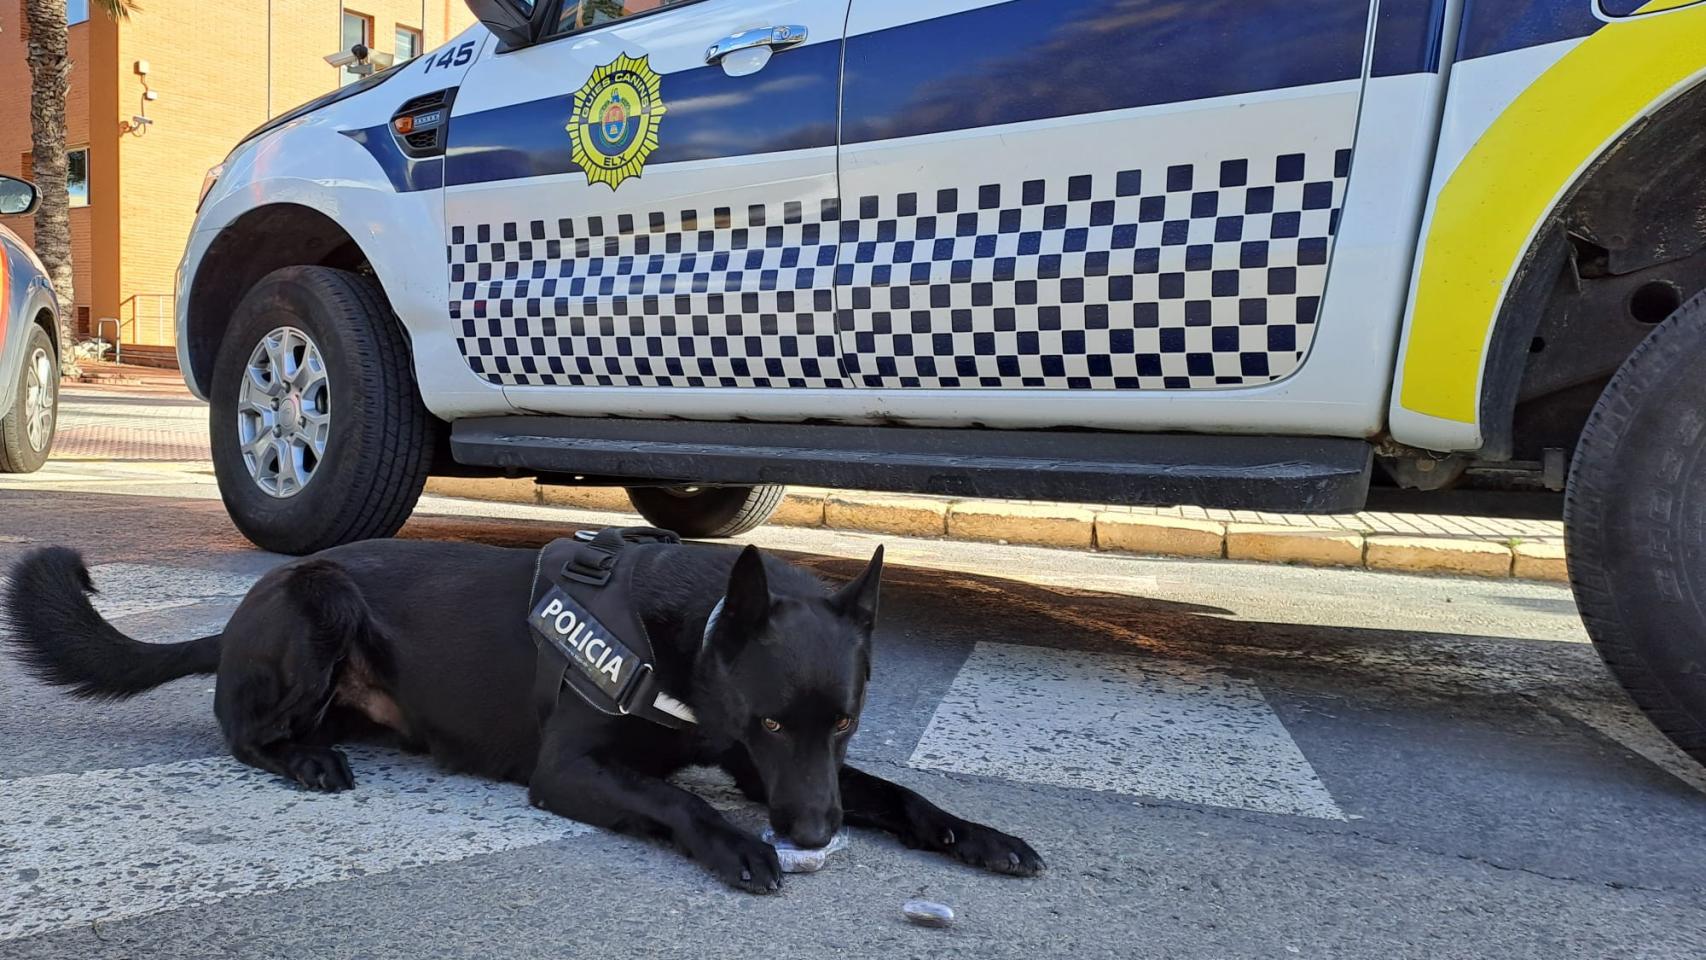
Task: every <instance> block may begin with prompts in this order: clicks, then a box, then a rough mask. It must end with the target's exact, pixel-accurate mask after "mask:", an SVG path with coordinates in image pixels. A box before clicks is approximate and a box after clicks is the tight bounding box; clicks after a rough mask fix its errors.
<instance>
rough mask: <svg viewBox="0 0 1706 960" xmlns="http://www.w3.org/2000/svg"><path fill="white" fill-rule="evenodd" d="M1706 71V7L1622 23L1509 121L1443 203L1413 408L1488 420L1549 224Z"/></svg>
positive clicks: (1501, 122)
mask: <svg viewBox="0 0 1706 960" xmlns="http://www.w3.org/2000/svg"><path fill="white" fill-rule="evenodd" d="M1583 2H1586V0H1583ZM1662 3H1663V0H1659V4H1662ZM1657 5H1658V4H1652V5H1649V7H1652V6H1657ZM1646 9H1648V8H1643V11H1645V10H1646ZM1703 69H1706V6H1695V7H1691V8H1687V9H1683V10H1678V11H1677V12H1675V13H1671V14H1667V15H1665V16H1662V17H1647V18H1637V19H1633V20H1620V21H1617V22H1615V23H1610V24H1607V25H1606V26H1604V27H1601V28H1600V29H1599V30H1598V31H1597V32H1595V33H1594V34H1593V35H1591V36H1589V37H1588V38H1587V39H1585V40H1583V41H1582V42H1581V43H1580V44H1578V45H1577V46H1576V47H1575V49H1573V50H1571V51H1570V52H1569V53H1567V54H1565V55H1564V56H1563V57H1562V58H1561V59H1560V60H1559V61H1558V62H1557V63H1555V64H1553V65H1552V67H1551V68H1550V69H1548V70H1547V71H1546V72H1545V73H1543V74H1541V75H1540V77H1539V78H1538V79H1536V80H1535V81H1534V83H1533V84H1531V85H1530V86H1529V87H1528V89H1526V90H1524V91H1523V92H1522V93H1521V94H1520V95H1519V96H1518V97H1517V98H1516V99H1515V100H1513V101H1511V104H1510V106H1508V107H1506V108H1505V110H1504V112H1503V113H1501V114H1499V116H1498V118H1497V119H1496V120H1494V121H1493V123H1492V125H1491V126H1489V127H1488V128H1487V131H1486V133H1484V134H1482V135H1481V138H1480V139H1479V140H1477V141H1476V142H1475V145H1474V146H1473V147H1471V148H1470V150H1469V153H1468V155H1467V156H1465V157H1464V158H1463V161H1462V162H1461V163H1459V164H1458V165H1457V169H1456V170H1455V171H1453V172H1452V174H1451V177H1450V179H1448V180H1447V181H1446V183H1445V186H1444V187H1443V188H1441V190H1440V192H1439V198H1438V200H1437V201H1436V202H1435V205H1434V212H1433V219H1432V221H1431V223H1430V224H1429V227H1428V233H1427V239H1426V242H1425V244H1424V246H1423V248H1422V270H1421V276H1420V278H1419V279H1418V280H1417V287H1416V302H1415V309H1414V310H1413V311H1412V313H1411V319H1410V340H1409V345H1408V347H1407V348H1406V350H1405V353H1404V361H1403V372H1404V384H1403V388H1402V391H1401V392H1400V394H1399V402H1400V403H1401V404H1402V405H1403V406H1404V407H1405V408H1406V409H1408V410H1413V411H1415V412H1417V413H1423V414H1427V415H1429V416H1434V417H1440V418H1442V419H1446V420H1456V421H1459V422H1461V423H1475V422H1476V413H1477V410H1478V408H1479V403H1480V378H1481V369H1482V366H1483V364H1484V362H1485V359H1486V356H1485V355H1486V350H1487V343H1488V337H1487V332H1488V330H1489V329H1490V328H1491V327H1492V324H1493V321H1494V319H1495V318H1496V317H1497V315H1498V312H1499V305H1500V303H1501V301H1502V300H1503V298H1504V293H1505V284H1506V281H1507V280H1508V279H1509V278H1510V276H1511V274H1512V273H1513V272H1514V271H1515V269H1516V266H1517V264H1518V263H1519V262H1520V260H1521V258H1522V257H1523V255H1524V253H1526V252H1527V249H1528V245H1529V242H1530V240H1531V239H1532V237H1533V236H1534V233H1535V231H1536V230H1537V229H1538V227H1539V224H1540V223H1541V221H1542V220H1543V219H1544V218H1545V217H1546V216H1547V215H1548V214H1549V213H1551V210H1552V207H1553V205H1554V204H1555V203H1556V202H1557V201H1558V199H1559V198H1560V197H1561V196H1562V194H1563V193H1564V191H1565V189H1566V188H1567V187H1568V186H1569V185H1570V183H1571V182H1572V180H1573V179H1574V178H1575V177H1576V175H1577V173H1578V172H1579V171H1581V170H1582V169H1583V168H1584V167H1585V166H1586V165H1587V164H1588V162H1589V161H1591V160H1592V159H1593V158H1594V157H1595V156H1597V155H1598V154H1599V152H1600V151H1601V150H1603V149H1604V148H1605V147H1606V146H1607V145H1608V144H1609V143H1610V142H1611V140H1612V139H1613V138H1614V137H1616V136H1617V135H1618V134H1619V133H1621V132H1622V131H1623V130H1624V129H1625V128H1627V127H1628V126H1629V125H1630V124H1631V123H1632V122H1633V121H1634V120H1635V119H1636V118H1637V117H1639V116H1640V115H1641V114H1642V113H1644V112H1645V111H1646V110H1648V109H1649V108H1650V107H1651V106H1652V104H1654V103H1655V102H1656V101H1658V100H1659V99H1660V98H1662V97H1664V96H1665V95H1666V94H1667V93H1668V92H1670V91H1672V90H1674V89H1676V88H1677V87H1679V86H1680V85H1682V84H1683V83H1684V82H1685V81H1687V80H1688V79H1689V78H1691V77H1693V76H1695V75H1697V74H1699V73H1701V72H1702V71H1703Z"/></svg>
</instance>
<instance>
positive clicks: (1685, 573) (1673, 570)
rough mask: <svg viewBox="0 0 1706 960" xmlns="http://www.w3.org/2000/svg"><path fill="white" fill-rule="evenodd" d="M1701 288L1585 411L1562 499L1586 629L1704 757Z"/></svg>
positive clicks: (1705, 451)
mask: <svg viewBox="0 0 1706 960" xmlns="http://www.w3.org/2000/svg"><path fill="white" fill-rule="evenodd" d="M1702 370H1706V294H1702V295H1699V296H1696V297H1694V298H1693V299H1692V300H1689V301H1688V302H1687V303H1685V304H1683V305H1682V306H1681V307H1679V308H1678V309H1677V311H1676V312H1675V313H1673V314H1671V315H1670V317H1669V318H1668V319H1666V320H1665V321H1663V322H1662V323H1660V324H1659V325H1658V326H1657V327H1655V328H1654V329H1653V332H1652V333H1651V334H1649V335H1648V336H1647V338H1646V340H1644V341H1642V342H1641V344H1640V345H1639V346H1637V347H1636V348H1635V352H1634V353H1632V354H1630V355H1629V358H1628V359H1627V360H1625V361H1624V362H1623V366H1622V367H1621V368H1619V369H1618V371H1617V373H1616V375H1614V376H1613V377H1612V378H1611V382H1610V383H1609V384H1608V385H1607V386H1606V388H1605V392H1604V393H1603V394H1601V395H1600V398H1599V402H1598V403H1597V404H1596V405H1595V406H1594V408H1593V412H1592V413H1591V414H1589V416H1588V420H1587V425H1586V426H1585V427H1584V428H1583V430H1582V437H1581V440H1580V442H1579V443H1578V444H1577V446H1576V453H1575V458H1574V461H1573V463H1572V465H1571V469H1570V478H1569V486H1568V489H1567V492H1566V494H1565V501H1564V533H1565V539H1566V551H1567V554H1568V558H1569V567H1570V583H1571V586H1572V587H1573V588H1574V590H1575V595H1576V604H1577V606H1578V607H1579V608H1580V610H1581V615H1582V621H1583V623H1584V624H1585V625H1586V626H1587V631H1588V636H1590V637H1591V638H1592V639H1593V644H1594V648H1595V649H1597V650H1598V651H1599V654H1600V656H1601V657H1602V658H1603V659H1604V660H1605V662H1606V665H1607V666H1609V667H1610V668H1611V671H1612V673H1613V674H1615V675H1616V677H1617V679H1618V681H1619V682H1620V683H1621V684H1622V685H1623V688H1624V689H1625V690H1627V691H1628V692H1629V696H1630V697H1631V698H1633V699H1634V701H1635V704H1636V705H1637V706H1639V707H1640V708H1641V710H1642V711H1644V712H1645V713H1646V715H1647V717H1648V718H1649V719H1651V720H1652V722H1653V723H1654V725H1656V726H1657V727H1658V728H1659V729H1660V730H1661V731H1663V732H1664V734H1665V735H1666V736H1668V737H1670V738H1671V740H1673V741H1675V743H1676V744H1677V746H1679V747H1681V748H1682V749H1683V750H1685V751H1687V752H1688V753H1689V755H1691V756H1693V757H1694V758H1695V759H1696V760H1699V761H1701V762H1703V763H1706V377H1703V376H1701V371H1702Z"/></svg>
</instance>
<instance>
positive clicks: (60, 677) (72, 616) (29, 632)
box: [0, 547, 219, 700]
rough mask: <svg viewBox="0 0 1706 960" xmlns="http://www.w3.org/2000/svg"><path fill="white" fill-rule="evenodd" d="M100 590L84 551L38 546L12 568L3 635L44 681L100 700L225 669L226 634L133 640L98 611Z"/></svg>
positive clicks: (1, 619)
mask: <svg viewBox="0 0 1706 960" xmlns="http://www.w3.org/2000/svg"><path fill="white" fill-rule="evenodd" d="M94 592H95V585H94V583H93V582H91V581H90V579H89V570H88V568H87V567H85V566H84V565H83V558H82V557H81V556H80V555H79V554H78V553H77V551H75V550H71V549H69V548H66V547H44V548H42V549H39V550H34V551H31V552H30V553H28V554H25V556H24V558H23V559H22V560H19V561H18V563H17V565H15V566H14V567H13V568H12V570H11V579H10V582H9V583H7V584H6V591H5V597H4V599H3V601H0V639H3V640H5V641H6V646H8V647H9V648H10V649H11V651H12V653H13V655H14V656H16V657H17V659H18V660H19V661H20V662H21V663H23V665H24V667H25V668H26V669H28V670H29V671H30V672H31V673H33V674H35V675H36V676H37V677H39V678H40V679H42V680H44V681H46V682H47V683H52V684H57V685H59V686H64V687H70V688H71V692H72V693H73V694H75V695H77V696H79V697H87V698H90V699H96V700H122V699H124V698H125V697H133V696H135V695H136V694H139V693H142V692H143V691H145V690H151V689H153V688H155V687H157V686H159V685H160V684H162V683H165V682H167V681H168V680H176V679H178V678H179V677H187V676H190V675H192V674H198V673H212V672H214V670H215V669H217V668H218V666H219V635H217V634H215V635H214V636H211V637H202V638H200V639H197V640H187V641H184V642H183V643H142V642H140V641H137V640H132V639H131V638H130V637H127V636H125V635H124V634H122V633H120V632H119V631H118V630H117V629H116V628H114V627H113V625H112V624H110V623H108V622H107V621H106V620H104V619H102V617H101V615H100V614H99V613H96V612H95V608H94V605H92V604H91V603H89V594H91V593H94Z"/></svg>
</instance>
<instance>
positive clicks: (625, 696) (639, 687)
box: [616, 663, 652, 717]
mask: <svg viewBox="0 0 1706 960" xmlns="http://www.w3.org/2000/svg"><path fill="white" fill-rule="evenodd" d="M651 679H652V665H651V664H649V663H641V664H640V668H639V669H638V670H636V671H635V672H634V678H633V679H632V680H630V681H628V689H627V690H625V691H623V693H622V699H621V700H618V701H617V702H616V712H617V713H620V714H621V715H622V716H624V717H625V716H627V715H628V714H630V713H633V712H634V701H636V700H638V699H640V696H641V695H642V694H643V693H645V692H646V691H647V690H650V689H651V686H652V685H651ZM642 706H644V704H642Z"/></svg>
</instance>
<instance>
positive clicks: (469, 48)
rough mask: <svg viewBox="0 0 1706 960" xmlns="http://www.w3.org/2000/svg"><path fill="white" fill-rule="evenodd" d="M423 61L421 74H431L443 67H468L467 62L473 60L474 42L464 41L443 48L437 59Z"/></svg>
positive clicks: (428, 58)
mask: <svg viewBox="0 0 1706 960" xmlns="http://www.w3.org/2000/svg"><path fill="white" fill-rule="evenodd" d="M424 59H425V60H426V69H425V70H422V71H421V72H422V73H431V72H433V70H435V69H443V68H445V67H465V66H467V65H468V61H470V60H472V59H474V41H472V40H464V41H462V42H461V43H460V44H457V45H456V46H454V47H445V48H444V52H443V53H441V54H439V55H438V58H437V59H434V58H432V57H426V58H424Z"/></svg>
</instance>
